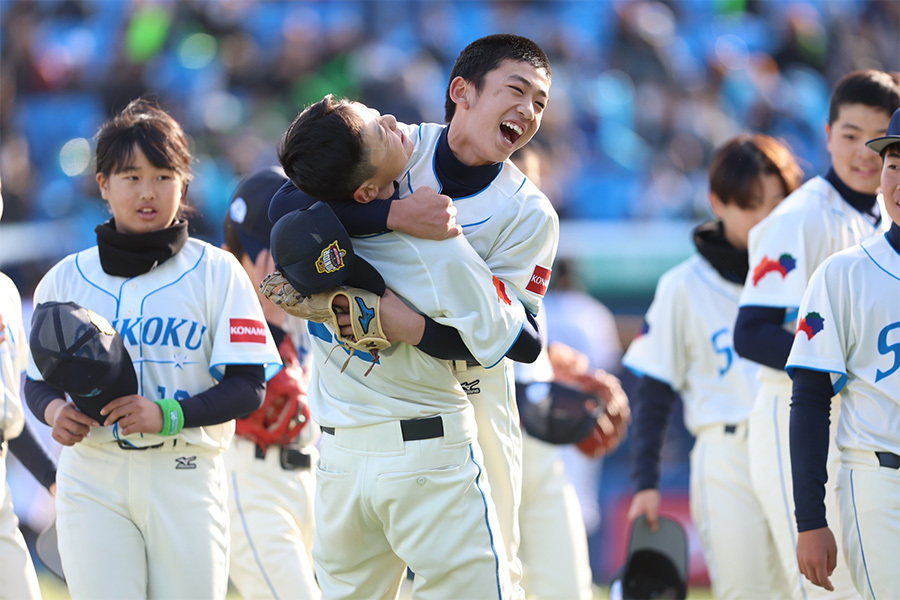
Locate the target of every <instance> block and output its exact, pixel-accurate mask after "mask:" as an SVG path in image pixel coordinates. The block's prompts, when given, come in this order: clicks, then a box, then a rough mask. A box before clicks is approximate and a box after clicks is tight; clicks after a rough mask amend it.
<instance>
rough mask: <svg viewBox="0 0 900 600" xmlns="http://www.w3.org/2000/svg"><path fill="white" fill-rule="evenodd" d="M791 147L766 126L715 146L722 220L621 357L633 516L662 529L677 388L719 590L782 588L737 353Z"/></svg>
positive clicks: (697, 515) (785, 183)
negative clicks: (756, 260) (740, 323)
mask: <svg viewBox="0 0 900 600" xmlns="http://www.w3.org/2000/svg"><path fill="white" fill-rule="evenodd" d="M801 177H802V173H801V171H800V168H799V167H798V166H797V163H796V161H795V160H794V157H793V156H792V154H791V152H790V150H788V149H787V148H786V147H785V146H784V145H782V144H781V143H780V142H778V141H777V140H775V139H773V138H771V137H769V136H765V135H741V136H738V137H736V138H733V139H731V140H729V141H728V142H727V143H725V145H724V146H722V147H721V148H719V149H718V150H717V151H716V154H715V156H714V157H713V160H712V164H711V165H710V169H709V186H710V192H709V200H710V205H711V207H712V210H713V213H714V214H715V215H716V219H715V220H713V221H709V222H706V223H703V224H702V225H700V226H698V227H697V228H696V229H695V230H694V244H695V245H696V247H697V252H698V253H697V254H696V255H695V256H692V257H691V258H689V259H687V260H686V261H684V262H683V263H681V264H680V265H678V266H677V267H675V268H673V269H671V270H670V271H668V272H667V273H665V274H664V275H663V276H662V278H661V279H660V281H659V285H658V286H657V288H656V295H655V297H654V299H653V303H652V304H651V305H650V308H649V310H648V311H647V315H646V317H645V319H644V326H643V328H642V330H641V334H640V335H639V336H638V337H637V338H635V340H634V341H633V342H632V344H631V346H630V347H629V348H628V351H627V352H626V354H625V357H624V359H623V363H624V364H625V366H627V367H628V368H629V369H631V370H632V371H634V372H635V373H636V374H637V375H638V377H639V379H638V382H637V384H636V387H635V392H634V425H633V432H634V433H633V439H634V466H633V479H634V482H635V487H636V490H637V493H636V494H635V495H634V498H633V499H632V502H631V508H630V510H629V513H628V518H629V520H630V521H633V520H634V519H635V518H637V517H639V516H641V515H644V516H646V518H647V521H648V522H649V524H650V526H651V528H654V529H655V528H656V525H657V521H658V518H659V513H660V504H661V499H660V493H659V476H660V473H659V462H660V453H661V451H662V440H663V436H664V434H665V430H666V428H667V427H668V423H669V417H670V414H671V411H672V407H673V406H674V404H675V400H676V394H680V395H681V398H682V400H683V403H684V413H685V414H684V421H685V424H686V426H687V428H688V430H689V431H690V432H691V433H692V434H693V435H694V436H695V437H696V442H695V443H694V447H693V449H692V450H691V485H690V501H691V518H692V519H693V521H694V523H695V525H696V527H697V531H698V532H699V534H700V541H701V543H702V545H703V552H704V556H705V558H706V564H707V567H708V570H709V574H710V580H711V582H712V588H713V594H714V595H715V597H716V598H733V599H749V598H757V599H759V600H763V599H765V598H772V597H774V595H775V592H773V591H772V590H771V589H770V581H769V579H770V576H769V574H770V573H772V572H773V571H774V572H776V573H777V572H778V560H777V553H776V550H775V547H774V543H773V541H772V538H771V536H770V534H769V531H768V529H767V528H766V527H765V516H764V514H763V512H762V508H761V507H760V505H759V502H758V501H757V498H756V495H755V494H754V493H753V490H752V488H751V485H750V462H749V461H750V456H749V451H748V447H747V426H748V424H747V421H748V417H749V414H750V409H751V407H752V405H753V395H754V392H755V390H756V389H757V387H758V384H757V382H756V371H757V370H758V366H757V365H756V364H754V363H752V362H751V361H749V360H745V359H742V358H740V357H739V356H737V355H735V353H734V350H733V343H732V327H733V323H734V319H735V317H736V316H737V311H738V298H739V297H740V293H741V286H742V284H743V282H744V278H745V277H746V274H747V270H748V265H749V263H748V259H747V237H748V233H749V231H750V229H751V227H753V226H754V225H755V224H756V223H758V222H759V221H760V219H762V218H764V217H765V216H766V215H768V214H769V213H770V212H771V211H772V209H773V208H775V206H776V205H778V203H779V202H781V201H782V200H783V199H784V197H785V196H786V195H787V194H789V193H791V192H793V191H794V190H795V189H796V188H797V187H798V186H799V185H800V182H801Z"/></svg>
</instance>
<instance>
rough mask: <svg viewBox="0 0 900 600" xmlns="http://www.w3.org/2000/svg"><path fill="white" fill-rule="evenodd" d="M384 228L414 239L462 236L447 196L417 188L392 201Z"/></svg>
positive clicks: (441, 238) (450, 201)
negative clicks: (404, 196) (406, 234)
mask: <svg viewBox="0 0 900 600" xmlns="http://www.w3.org/2000/svg"><path fill="white" fill-rule="evenodd" d="M387 226H388V228H389V229H393V230H394V231H402V232H403V233H408V234H409V235H411V236H413V237H417V238H423V239H428V240H443V239H446V238H451V237H455V236H457V235H460V234H462V227H460V226H459V225H457V224H456V207H455V206H453V200H451V199H450V197H449V196H445V195H443V194H438V193H437V192H435V191H434V190H433V189H431V188H430V187H421V188H419V189H417V190H416V191H415V192H413V193H412V194H411V195H409V196H407V197H406V198H404V199H402V200H394V201H393V202H392V203H391V208H390V211H389V212H388V218H387Z"/></svg>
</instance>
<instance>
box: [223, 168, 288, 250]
mask: <svg viewBox="0 0 900 600" xmlns="http://www.w3.org/2000/svg"><path fill="white" fill-rule="evenodd" d="M286 181H288V178H287V177H285V175H284V173H283V172H282V170H281V169H280V168H278V167H268V168H265V169H260V170H258V171H255V172H253V173H251V174H250V175H247V176H246V177H244V179H242V180H241V182H240V183H239V184H238V186H237V188H236V189H235V190H234V194H233V195H232V197H231V204H230V205H229V206H228V214H227V215H226V217H225V226H226V227H234V228H235V230H236V231H237V234H238V237H239V238H240V240H241V245H242V246H243V247H244V252H245V253H246V254H247V255H248V256H249V257H250V259H251V260H254V261H255V260H256V257H257V256H258V255H259V253H260V251H261V250H264V249H266V248H268V247H269V239H270V234H271V232H272V222H271V221H269V202H270V201H271V200H272V197H273V196H274V195H275V193H276V192H277V191H278V190H279V189H280V188H281V186H282V185H283V184H284V183H285V182H286Z"/></svg>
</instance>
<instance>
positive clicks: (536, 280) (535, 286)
mask: <svg viewBox="0 0 900 600" xmlns="http://www.w3.org/2000/svg"><path fill="white" fill-rule="evenodd" d="M550 273H551V270H550V269H548V268H547V267H542V266H541V265H535V266H534V271H533V272H532V273H531V281H529V282H528V285H526V286H525V289H526V290H528V291H529V292H534V293H535V294H537V295H538V296H543V295H544V294H546V293H547V286H548V285H550Z"/></svg>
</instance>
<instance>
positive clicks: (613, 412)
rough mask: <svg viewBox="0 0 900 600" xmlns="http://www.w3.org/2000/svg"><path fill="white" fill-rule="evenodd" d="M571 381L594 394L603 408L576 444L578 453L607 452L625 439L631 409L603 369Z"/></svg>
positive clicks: (594, 454)
mask: <svg viewBox="0 0 900 600" xmlns="http://www.w3.org/2000/svg"><path fill="white" fill-rule="evenodd" d="M575 382H576V383H577V384H578V385H580V386H581V387H582V388H583V389H585V390H586V391H588V392H591V393H593V394H595V395H596V396H598V397H599V398H600V399H601V401H602V406H603V410H602V412H601V413H600V415H599V416H598V417H597V426H596V427H594V430H593V431H592V432H591V435H589V436H588V437H587V438H586V439H585V440H583V441H581V442H579V443H578V449H579V450H581V452H582V453H584V454H585V455H587V456H589V457H591V458H597V457H600V456H603V455H604V454H608V453H610V452H612V451H613V450H615V449H616V447H618V445H619V444H620V443H621V442H622V440H624V439H625V435H626V433H627V431H628V425H629V423H631V408H630V407H629V405H628V396H627V395H626V394H625V391H624V390H623V389H622V383H621V382H620V381H619V378H618V377H616V376H615V375H611V374H610V373H607V372H606V371H603V370H597V371H595V372H594V373H590V374H583V375H579V376H577V377H576V378H575Z"/></svg>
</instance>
